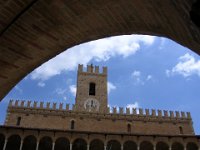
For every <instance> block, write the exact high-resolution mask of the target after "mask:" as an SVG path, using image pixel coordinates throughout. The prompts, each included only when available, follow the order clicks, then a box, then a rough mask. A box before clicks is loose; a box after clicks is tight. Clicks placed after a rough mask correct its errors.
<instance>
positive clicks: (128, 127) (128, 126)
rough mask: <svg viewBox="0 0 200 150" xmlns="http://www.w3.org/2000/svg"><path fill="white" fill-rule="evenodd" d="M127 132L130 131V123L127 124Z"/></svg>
mask: <svg viewBox="0 0 200 150" xmlns="http://www.w3.org/2000/svg"><path fill="white" fill-rule="evenodd" d="M127 132H131V125H130V124H128V125H127Z"/></svg>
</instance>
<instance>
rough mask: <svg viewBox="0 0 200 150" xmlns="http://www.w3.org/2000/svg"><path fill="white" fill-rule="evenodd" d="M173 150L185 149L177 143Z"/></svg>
mask: <svg viewBox="0 0 200 150" xmlns="http://www.w3.org/2000/svg"><path fill="white" fill-rule="evenodd" d="M172 150H184V147H183V145H182V144H181V143H179V142H175V143H173V144H172Z"/></svg>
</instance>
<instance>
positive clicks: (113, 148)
mask: <svg viewBox="0 0 200 150" xmlns="http://www.w3.org/2000/svg"><path fill="white" fill-rule="evenodd" d="M107 150H121V144H120V142H119V141H117V140H110V141H108V143H107Z"/></svg>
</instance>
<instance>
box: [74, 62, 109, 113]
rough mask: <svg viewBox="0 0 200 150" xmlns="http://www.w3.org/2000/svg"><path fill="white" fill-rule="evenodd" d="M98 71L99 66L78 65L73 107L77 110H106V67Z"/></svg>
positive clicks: (101, 111)
mask: <svg viewBox="0 0 200 150" xmlns="http://www.w3.org/2000/svg"><path fill="white" fill-rule="evenodd" d="M102 70H103V71H102V72H100V71H99V66H95V67H94V66H93V65H87V71H84V70H83V65H79V66H78V73H77V74H78V76H77V92H76V102H75V107H76V109H77V110H78V111H89V112H100V113H103V112H106V110H107V105H108V101H107V67H103V69H102Z"/></svg>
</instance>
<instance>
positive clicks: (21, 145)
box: [19, 140, 24, 150]
mask: <svg viewBox="0 0 200 150" xmlns="http://www.w3.org/2000/svg"><path fill="white" fill-rule="evenodd" d="M23 143H24V141H23V140H21V143H20V148H19V150H22V147H23Z"/></svg>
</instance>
